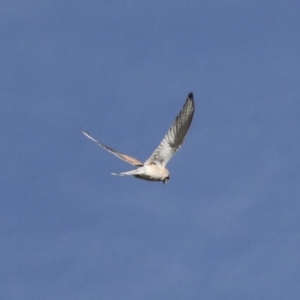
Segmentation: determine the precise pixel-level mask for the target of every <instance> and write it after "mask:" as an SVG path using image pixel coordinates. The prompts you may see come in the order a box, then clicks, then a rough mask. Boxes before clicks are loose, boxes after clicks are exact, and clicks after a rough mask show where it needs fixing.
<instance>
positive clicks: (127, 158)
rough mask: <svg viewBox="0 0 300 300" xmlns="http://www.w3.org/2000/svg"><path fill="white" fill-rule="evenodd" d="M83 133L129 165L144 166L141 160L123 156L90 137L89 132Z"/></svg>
mask: <svg viewBox="0 0 300 300" xmlns="http://www.w3.org/2000/svg"><path fill="white" fill-rule="evenodd" d="M81 132H82V133H83V134H84V135H85V136H86V137H87V138H89V139H90V140H92V141H93V142H95V143H97V144H98V145H99V146H100V147H102V148H104V149H105V150H107V151H108V152H110V153H111V154H113V155H115V156H117V157H118V158H120V159H122V160H124V161H126V162H127V163H129V164H131V165H134V166H142V165H143V163H142V162H140V161H139V160H137V159H136V158H134V157H131V156H129V155H126V154H123V153H120V152H118V151H116V150H114V149H112V148H110V147H108V146H105V145H104V144H102V143H100V142H99V141H97V140H96V139H94V138H93V137H92V136H90V135H89V134H88V133H87V132H85V131H83V130H81Z"/></svg>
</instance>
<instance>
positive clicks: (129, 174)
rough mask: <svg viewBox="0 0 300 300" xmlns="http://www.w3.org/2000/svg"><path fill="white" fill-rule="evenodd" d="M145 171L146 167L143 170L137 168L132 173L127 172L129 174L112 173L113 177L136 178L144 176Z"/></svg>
mask: <svg viewBox="0 0 300 300" xmlns="http://www.w3.org/2000/svg"><path fill="white" fill-rule="evenodd" d="M144 172H145V171H144V167H141V168H137V169H135V170H132V171H127V172H121V173H111V174H112V175H117V176H134V175H139V174H143V173H144Z"/></svg>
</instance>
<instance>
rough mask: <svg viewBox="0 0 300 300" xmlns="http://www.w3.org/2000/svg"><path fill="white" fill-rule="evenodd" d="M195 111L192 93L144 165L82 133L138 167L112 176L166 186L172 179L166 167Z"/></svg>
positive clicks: (185, 132)
mask: <svg viewBox="0 0 300 300" xmlns="http://www.w3.org/2000/svg"><path fill="white" fill-rule="evenodd" d="M194 111H195V103H194V98H193V93H190V94H189V95H188V98H187V99H186V101H185V104H184V106H183V108H182V110H181V111H180V113H179V115H178V116H177V117H176V119H175V121H174V123H173V124H172V126H171V127H170V129H169V130H168V132H167V134H166V135H165V137H164V138H163V140H162V141H161V143H160V144H159V146H158V147H157V148H156V149H155V151H154V152H153V153H152V155H151V156H150V157H149V158H148V159H147V160H146V161H145V162H144V163H142V162H140V161H139V160H137V159H136V158H133V157H131V156H129V155H126V154H122V153H120V152H118V151H116V150H114V149H112V148H110V147H108V146H105V145H104V144H102V143H100V142H98V141H97V140H96V139H94V138H93V137H92V136H90V135H89V134H88V133H87V132H85V131H82V133H83V134H84V135H85V136H86V137H87V138H89V139H90V140H92V141H94V142H95V143H97V144H98V145H99V146H100V147H102V148H104V149H105V150H107V151H108V152H110V153H112V154H114V155H115V156H117V157H118V158H120V159H122V160H124V161H126V162H127V163H129V164H131V165H134V166H135V167H136V169H134V170H132V171H128V172H122V173H112V175H119V176H126V175H127V176H134V177H136V178H140V179H144V180H149V181H162V182H163V183H164V184H166V183H167V181H168V180H169V179H170V172H169V171H168V169H167V168H166V165H167V163H168V161H169V160H170V159H171V158H172V156H173V155H174V154H175V153H176V152H177V151H178V150H179V149H180V147H181V145H182V144H183V141H184V138H185V136H186V134H187V132H188V130H189V127H190V125H191V123H192V119H193V115H194Z"/></svg>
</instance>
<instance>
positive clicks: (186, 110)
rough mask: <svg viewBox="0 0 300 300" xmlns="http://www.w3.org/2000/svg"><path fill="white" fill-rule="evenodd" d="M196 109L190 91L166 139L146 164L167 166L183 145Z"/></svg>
mask: <svg viewBox="0 0 300 300" xmlns="http://www.w3.org/2000/svg"><path fill="white" fill-rule="evenodd" d="M194 111H195V103H194V97H193V93H190V94H189V95H188V98H187V99H186V101H185V104H184V106H183V108H182V110H181V111H180V113H179V115H178V116H177V117H176V119H175V121H174V123H173V124H172V126H171V128H170V129H169V130H168V132H167V134H166V135H165V137H164V139H163V140H162V141H161V143H160V144H159V146H158V147H157V148H156V150H155V151H154V152H153V154H152V155H151V156H150V157H149V158H148V160H147V161H146V162H145V165H146V164H156V165H161V166H164V167H165V166H166V164H167V163H168V161H169V160H170V159H171V158H172V156H173V155H174V154H175V153H176V152H177V151H178V150H179V148H180V147H181V145H182V143H183V141H184V138H185V136H186V134H187V132H188V130H189V127H190V125H191V123H192V119H193V115H194Z"/></svg>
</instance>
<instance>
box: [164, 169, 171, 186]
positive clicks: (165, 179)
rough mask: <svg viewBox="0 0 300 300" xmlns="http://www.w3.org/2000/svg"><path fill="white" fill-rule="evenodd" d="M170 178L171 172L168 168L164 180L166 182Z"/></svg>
mask: <svg viewBox="0 0 300 300" xmlns="http://www.w3.org/2000/svg"><path fill="white" fill-rule="evenodd" d="M168 180H170V172H169V171H168V170H167V169H166V170H165V174H164V177H163V180H162V182H163V183H164V184H166V183H167V182H168Z"/></svg>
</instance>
